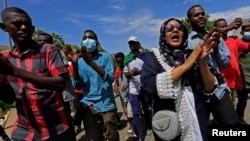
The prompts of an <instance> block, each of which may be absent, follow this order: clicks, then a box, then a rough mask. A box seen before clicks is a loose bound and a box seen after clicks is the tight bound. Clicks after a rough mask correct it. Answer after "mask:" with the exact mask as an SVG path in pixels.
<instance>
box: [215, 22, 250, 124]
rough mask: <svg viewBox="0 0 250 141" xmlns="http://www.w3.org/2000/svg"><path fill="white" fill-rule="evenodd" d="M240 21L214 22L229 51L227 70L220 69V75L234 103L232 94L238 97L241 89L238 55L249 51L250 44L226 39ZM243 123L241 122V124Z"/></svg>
mask: <svg viewBox="0 0 250 141" xmlns="http://www.w3.org/2000/svg"><path fill="white" fill-rule="evenodd" d="M241 24H242V19H241V18H236V19H235V20H234V21H233V22H232V23H231V24H230V25H228V24H227V22H226V20H225V19H223V18H220V19H218V20H216V21H215V23H214V25H215V27H217V28H221V29H223V33H222V38H223V39H224V41H225V43H226V45H227V47H228V49H229V51H230V57H231V62H230V66H229V67H228V68H221V72H222V75H223V77H224V79H225V81H226V83H227V85H228V87H229V88H230V89H231V95H232V100H233V101H234V98H235V96H234V95H233V93H235V92H237V94H238V95H239V94H240V93H241V92H242V89H243V83H242V77H241V72H240V67H239V54H240V52H243V53H247V52H249V51H250V44H249V43H247V42H244V41H242V40H241V39H239V38H237V37H230V36H229V37H228V36H227V32H228V31H230V30H232V29H237V28H239V27H240V26H241ZM242 123H243V122H242Z"/></svg>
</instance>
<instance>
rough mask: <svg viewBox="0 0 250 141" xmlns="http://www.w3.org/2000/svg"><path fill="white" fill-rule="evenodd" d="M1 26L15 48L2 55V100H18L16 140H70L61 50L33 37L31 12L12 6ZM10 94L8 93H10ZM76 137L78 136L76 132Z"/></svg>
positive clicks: (0, 87) (6, 11) (66, 74)
mask: <svg viewBox="0 0 250 141" xmlns="http://www.w3.org/2000/svg"><path fill="white" fill-rule="evenodd" d="M1 16H2V21H3V23H0V27H1V28H2V30H3V31H5V32H8V33H9V35H10V36H11V38H12V40H13V42H14V47H12V49H11V50H10V52H9V53H8V52H6V53H5V54H4V55H2V54H0V66H1V68H0V75H2V76H4V77H1V78H2V79H1V80H0V82H2V83H1V85H0V93H1V94H0V99H1V100H3V101H6V102H9V103H11V102H14V101H15V103H16V109H17V120H16V123H15V124H14V126H13V132H12V140H13V141H25V140H27V141H41V140H42V141H44V140H46V141H70V139H71V136H72V134H71V132H70V130H69V125H70V124H69V119H68V118H67V114H66V112H65V108H64V104H63V97H62V94H61V92H62V91H63V90H64V89H65V82H66V80H67V79H68V77H69V74H68V70H67V68H66V67H65V65H64V63H63V60H62V59H61V55H60V52H59V50H58V49H57V48H56V47H54V46H53V45H49V44H47V45H44V46H39V45H38V44H37V42H36V41H34V40H32V34H33V32H34V30H35V27H34V26H33V25H32V19H31V17H30V16H29V14H28V13H27V12H25V11H24V10H22V9H20V8H18V7H8V8H6V9H4V10H2V13H1ZM6 94H8V95H6ZM73 136H74V135H73Z"/></svg>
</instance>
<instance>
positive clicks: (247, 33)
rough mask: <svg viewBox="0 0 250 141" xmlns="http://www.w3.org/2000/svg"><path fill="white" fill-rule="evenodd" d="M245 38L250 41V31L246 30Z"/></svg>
mask: <svg viewBox="0 0 250 141" xmlns="http://www.w3.org/2000/svg"><path fill="white" fill-rule="evenodd" d="M243 39H244V40H246V41H250V32H244V34H243Z"/></svg>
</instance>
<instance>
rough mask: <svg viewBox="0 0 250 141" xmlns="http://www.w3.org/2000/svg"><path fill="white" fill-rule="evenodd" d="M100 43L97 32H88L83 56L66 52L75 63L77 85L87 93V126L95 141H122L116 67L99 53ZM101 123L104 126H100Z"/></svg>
mask: <svg viewBox="0 0 250 141" xmlns="http://www.w3.org/2000/svg"><path fill="white" fill-rule="evenodd" d="M98 44H99V42H98V38H97V35H96V33H95V32H94V31H93V30H85V31H84V34H83V41H82V47H81V51H80V53H79V54H77V53H74V52H73V50H72V48H70V47H66V48H64V50H65V54H66V55H67V57H68V58H69V59H70V61H71V62H72V66H73V70H74V72H73V74H72V76H73V84H74V86H75V88H77V89H82V88H83V89H84V92H83V98H82V99H81V104H82V106H83V115H82V116H83V124H84V128H85V131H86V135H87V137H88V139H89V140H91V141H103V140H104V141H119V133H118V130H117V121H116V112H117V111H116V110H117V108H116V103H115V98H114V95H113V89H112V83H113V81H114V67H113V61H112V57H111V55H110V54H108V53H105V52H99V51H98V49H97V46H98ZM100 123H101V124H100Z"/></svg>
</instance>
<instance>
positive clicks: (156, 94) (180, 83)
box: [141, 18, 217, 141]
mask: <svg viewBox="0 0 250 141" xmlns="http://www.w3.org/2000/svg"><path fill="white" fill-rule="evenodd" d="M187 37H188V31H187V28H186V27H185V26H184V25H183V24H182V23H181V21H180V20H178V19H174V18H170V19H168V20H166V21H165V22H164V23H163V24H162V26H161V29H160V40H159V45H160V48H153V49H152V52H151V53H148V54H147V56H146V57H145V61H144V65H143V68H142V72H141V83H142V87H143V88H144V89H146V90H147V91H148V92H150V93H151V94H153V101H154V103H153V110H154V116H156V113H157V112H159V111H162V110H166V109H167V110H170V111H173V112H174V113H176V118H174V120H173V123H172V121H171V122H170V123H168V122H169V120H168V121H164V119H163V118H164V117H165V115H164V114H162V115H163V116H158V115H157V116H158V117H162V118H160V119H158V121H154V117H153V121H152V124H153V126H154V127H153V129H154V136H155V140H156V141H163V140H185V141H202V140H207V128H208V121H209V119H208V118H207V117H208V116H207V109H206V100H208V99H209V96H210V95H212V94H214V91H215V90H216V87H217V79H216V72H214V71H212V70H210V68H209V67H208V65H207V63H206V57H207V56H208V55H209V54H210V53H211V52H212V51H213V50H212V47H213V46H214V44H215V43H216V42H215V41H214V39H213V38H212V37H209V38H207V40H206V42H200V43H199V45H198V46H197V47H196V48H195V49H194V50H193V51H192V50H188V49H187ZM170 120H171V119H170ZM166 122H167V123H166ZM155 124H159V129H157V128H158V127H155V126H158V125H155ZM168 124H169V125H168ZM174 124H177V125H178V126H176V127H177V129H175V127H174V126H172V125H174ZM164 125H166V126H169V129H167V127H166V130H173V131H174V132H172V133H170V132H164V131H163V130H165V127H164ZM171 126H172V127H171ZM158 131H160V132H158ZM163 133H164V134H163ZM175 133H177V134H176V135H174V134H175ZM168 134H171V135H168ZM161 135H163V136H165V137H161ZM166 135H167V137H166ZM165 138H168V139H165Z"/></svg>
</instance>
